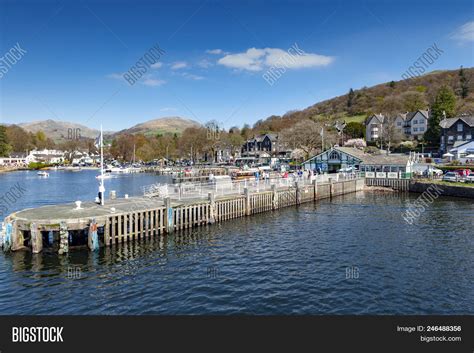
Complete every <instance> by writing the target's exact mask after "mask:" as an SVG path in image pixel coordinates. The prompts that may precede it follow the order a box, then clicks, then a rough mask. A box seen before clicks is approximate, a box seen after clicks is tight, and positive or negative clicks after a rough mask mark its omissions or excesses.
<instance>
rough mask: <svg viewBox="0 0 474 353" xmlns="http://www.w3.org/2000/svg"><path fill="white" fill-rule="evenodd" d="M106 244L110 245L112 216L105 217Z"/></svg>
mask: <svg viewBox="0 0 474 353" xmlns="http://www.w3.org/2000/svg"><path fill="white" fill-rule="evenodd" d="M104 245H105V246H109V245H110V217H107V218H106V219H105V224H104Z"/></svg>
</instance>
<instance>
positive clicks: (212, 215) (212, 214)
mask: <svg viewBox="0 0 474 353" xmlns="http://www.w3.org/2000/svg"><path fill="white" fill-rule="evenodd" d="M207 198H208V200H209V215H208V217H209V218H208V219H207V223H211V224H212V223H214V222H215V221H216V199H215V197H214V193H213V192H209V193H208V194H207Z"/></svg>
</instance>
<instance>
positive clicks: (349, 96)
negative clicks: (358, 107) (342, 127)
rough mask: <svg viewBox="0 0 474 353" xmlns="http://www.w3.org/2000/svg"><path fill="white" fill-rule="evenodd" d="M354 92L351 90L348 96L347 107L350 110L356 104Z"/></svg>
mask: <svg viewBox="0 0 474 353" xmlns="http://www.w3.org/2000/svg"><path fill="white" fill-rule="evenodd" d="M354 96H355V94H354V90H353V89H352V88H351V89H350V90H349V94H348V95H347V107H348V108H350V107H352V104H353V103H354Z"/></svg>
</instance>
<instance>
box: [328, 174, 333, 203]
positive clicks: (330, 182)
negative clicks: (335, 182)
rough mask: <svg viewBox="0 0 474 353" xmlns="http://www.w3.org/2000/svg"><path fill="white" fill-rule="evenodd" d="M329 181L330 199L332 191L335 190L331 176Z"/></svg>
mask: <svg viewBox="0 0 474 353" xmlns="http://www.w3.org/2000/svg"><path fill="white" fill-rule="evenodd" d="M328 181H329V199H332V192H333V186H332V178H329V179H328Z"/></svg>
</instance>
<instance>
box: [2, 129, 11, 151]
mask: <svg viewBox="0 0 474 353" xmlns="http://www.w3.org/2000/svg"><path fill="white" fill-rule="evenodd" d="M11 149H12V147H11V146H10V145H9V143H8V137H7V128H6V127H5V126H3V125H0V157H7V156H8V154H9V153H10V151H11Z"/></svg>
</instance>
